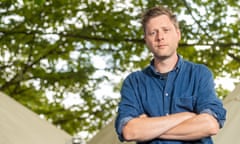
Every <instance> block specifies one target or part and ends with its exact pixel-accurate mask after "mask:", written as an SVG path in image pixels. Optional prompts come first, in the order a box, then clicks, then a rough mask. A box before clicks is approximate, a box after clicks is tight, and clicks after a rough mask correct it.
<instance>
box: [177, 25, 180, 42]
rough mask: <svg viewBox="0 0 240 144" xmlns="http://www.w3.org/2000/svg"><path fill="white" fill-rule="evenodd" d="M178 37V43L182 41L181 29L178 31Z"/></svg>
mask: <svg viewBox="0 0 240 144" xmlns="http://www.w3.org/2000/svg"><path fill="white" fill-rule="evenodd" d="M177 35H178V41H180V40H181V31H180V29H179V28H178V29H177Z"/></svg>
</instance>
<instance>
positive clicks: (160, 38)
mask: <svg viewBox="0 0 240 144" xmlns="http://www.w3.org/2000/svg"><path fill="white" fill-rule="evenodd" d="M163 39H164V35H163V33H162V32H157V35H156V40H163Z"/></svg>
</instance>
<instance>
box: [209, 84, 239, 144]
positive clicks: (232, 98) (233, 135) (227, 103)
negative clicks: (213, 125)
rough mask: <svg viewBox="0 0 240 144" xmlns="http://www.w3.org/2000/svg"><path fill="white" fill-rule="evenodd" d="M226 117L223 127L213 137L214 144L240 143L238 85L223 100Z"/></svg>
mask: <svg viewBox="0 0 240 144" xmlns="http://www.w3.org/2000/svg"><path fill="white" fill-rule="evenodd" d="M223 104H224V107H225V108H226V109H227V117H226V122H225V124H224V127H223V128H222V129H221V130H220V131H219V133H218V134H217V135H216V136H214V137H213V139H214V142H215V143H216V144H234V143H239V142H240V137H239V133H240V115H239V112H240V84H238V85H237V86H236V87H235V89H234V90H233V91H232V92H231V93H230V94H229V95H228V96H227V97H226V98H225V99H224V101H223Z"/></svg>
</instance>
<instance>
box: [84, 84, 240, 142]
mask: <svg viewBox="0 0 240 144" xmlns="http://www.w3.org/2000/svg"><path fill="white" fill-rule="evenodd" d="M223 104H224V107H225V108H226V110H227V117H226V118H227V120H226V122H225V125H224V127H223V128H222V129H221V130H220V131H219V133H218V134H217V135H216V136H213V141H214V144H234V143H238V142H239V141H240V137H239V133H240V124H239V123H240V115H239V111H240V84H238V85H237V86H236V87H235V89H234V90H233V92H231V93H230V94H229V95H228V96H227V97H226V98H225V99H224V100H223ZM124 143H125V144H135V143H134V142H124ZM87 144H122V143H121V142H120V141H119V140H118V138H117V135H116V132H115V129H114V121H112V122H110V123H109V124H108V125H107V126H106V127H104V128H103V129H102V130H100V131H99V132H98V133H97V134H96V135H95V136H94V137H93V138H92V139H91V140H90V141H89V142H88V143H87Z"/></svg>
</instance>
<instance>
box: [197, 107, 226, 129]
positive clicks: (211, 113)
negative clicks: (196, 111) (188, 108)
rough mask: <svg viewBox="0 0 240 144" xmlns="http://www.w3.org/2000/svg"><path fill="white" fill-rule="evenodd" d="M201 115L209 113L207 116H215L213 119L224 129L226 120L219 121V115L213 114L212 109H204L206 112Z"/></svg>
mask: <svg viewBox="0 0 240 144" xmlns="http://www.w3.org/2000/svg"><path fill="white" fill-rule="evenodd" d="M200 113H207V114H209V115H211V116H213V117H214V118H215V119H216V120H217V121H218V123H219V126H220V128H222V127H223V125H224V122H225V120H219V118H218V116H217V114H216V113H215V112H213V111H212V110H210V109H204V110H203V111H201V112H200Z"/></svg>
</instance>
